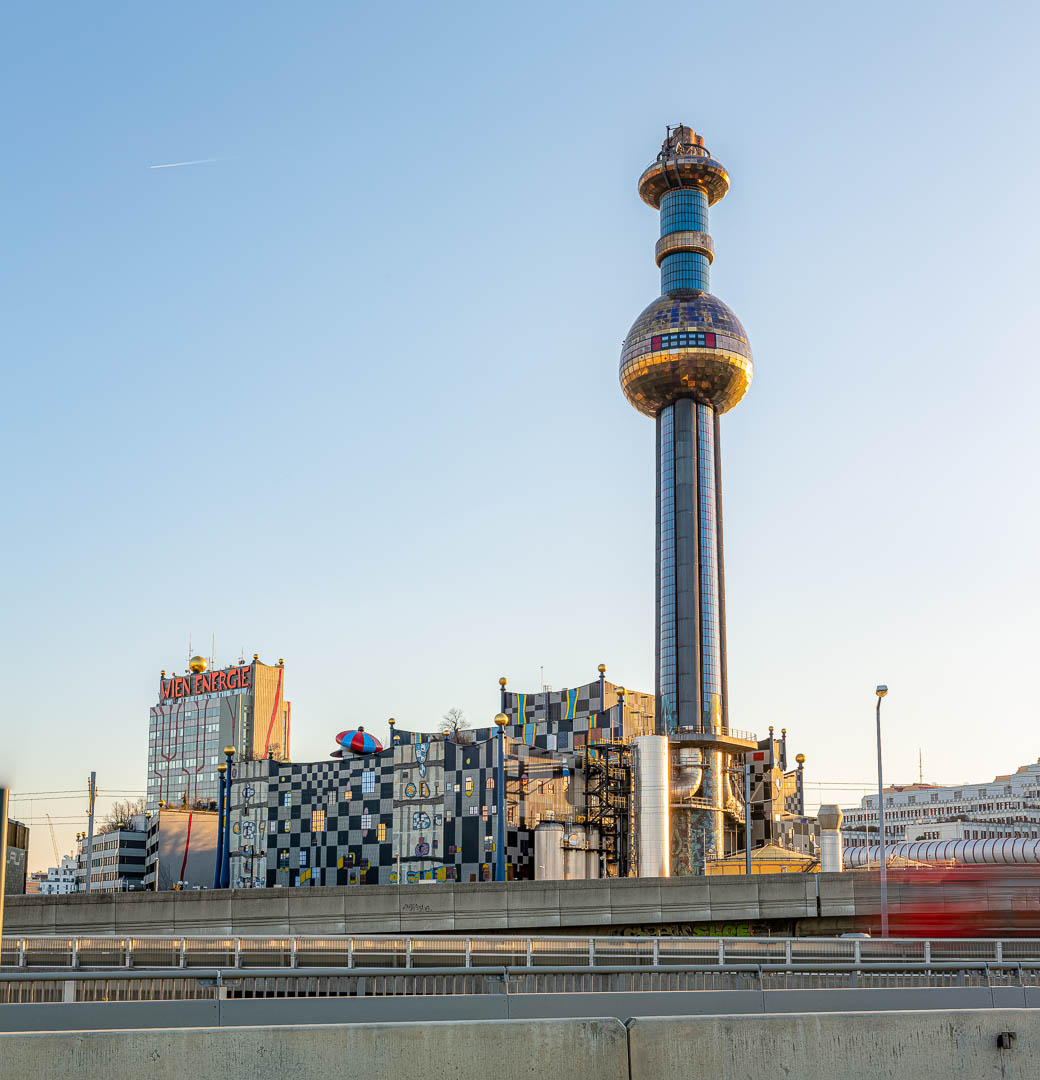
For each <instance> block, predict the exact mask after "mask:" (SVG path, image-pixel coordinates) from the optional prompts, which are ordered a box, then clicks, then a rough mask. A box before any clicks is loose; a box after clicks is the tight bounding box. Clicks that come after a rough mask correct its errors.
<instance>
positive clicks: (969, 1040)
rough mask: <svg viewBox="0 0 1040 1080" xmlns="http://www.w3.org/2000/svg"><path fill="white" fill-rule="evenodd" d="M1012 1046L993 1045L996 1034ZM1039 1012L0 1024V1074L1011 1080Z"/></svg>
mask: <svg viewBox="0 0 1040 1080" xmlns="http://www.w3.org/2000/svg"><path fill="white" fill-rule="evenodd" d="M1003 1031H1013V1032H1015V1034H1016V1039H1015V1045H1014V1047H1013V1048H1011V1049H999V1048H998V1046H997V1037H998V1034H999V1033H1000V1032H1003ZM1038 1048H1040V1012H1037V1011H1035V1010H1010V1009H990V1010H982V1011H977V1010H962V1011H943V1012H904V1013H878V1012H864V1013H830V1014H827V1013H819V1014H810V1013H792V1014H788V1015H784V1016H769V1015H757V1016H747V1015H742V1016H701V1017H676V1018H663V1019H661V1018H655V1019H650V1018H645V1019H643V1018H637V1019H633V1020H630V1021H629V1022H628V1025H627V1027H626V1025H624V1024H623V1023H622V1022H621V1021H620V1020H617V1019H613V1018H599V1019H595V1018H590V1019H577V1020H505V1021H501V1020H500V1021H460V1022H452V1023H423V1024H389V1025H387V1024H355V1025H347V1024H336V1025H325V1026H321V1027H310V1026H306V1027H211V1028H196V1029H194V1030H189V1029H167V1030H121V1031H92V1032H82V1031H61V1032H48V1033H37V1032H30V1033H14V1034H0V1075H2V1076H3V1077H4V1078H6V1077H8V1076H10V1077H18V1078H19V1080H37V1078H39V1080H44V1078H47V1080H49V1078H50V1077H53V1076H61V1075H66V1074H67V1075H74V1076H76V1077H77V1078H78V1080H111V1077H112V1076H119V1075H127V1076H138V1075H139V1076H147V1077H149V1080H183V1077H185V1076H200V1077H221V1078H225V1080H239V1078H241V1080H275V1078H278V1080H282V1078H284V1077H286V1076H292V1077H294V1078H295V1080H310V1078H312V1077H313V1078H321V1080H327V1078H328V1077H330V1076H335V1077H340V1078H344V1080H355V1078H356V1080H402V1078H406V1077H407V1078H410V1077H419V1076H427V1075H434V1074H437V1075H449V1076H452V1077H454V1078H455V1080H470V1078H473V1080H486V1078H487V1077H488V1076H494V1077H496V1080H514V1078H517V1080H519V1078H520V1077H530V1076H544V1075H566V1076H567V1077H568V1078H569V1080H586V1078H587V1080H661V1078H663V1077H672V1076H710V1077H712V1078H713V1080H737V1078H740V1080H776V1077H777V1076H778V1075H781V1076H797V1077H799V1078H801V1080H833V1077H834V1076H841V1077H843V1080H890V1078H891V1080H896V1078H899V1080H902V1078H904V1077H913V1078H914V1080H949V1078H950V1077H972V1078H973V1080H985V1078H988V1077H992V1078H994V1080H996V1078H998V1077H999V1078H1001V1080H1019V1078H1022V1080H1025V1078H1026V1077H1029V1078H1033V1077H1035V1075H1036V1060H1037V1050H1038Z"/></svg>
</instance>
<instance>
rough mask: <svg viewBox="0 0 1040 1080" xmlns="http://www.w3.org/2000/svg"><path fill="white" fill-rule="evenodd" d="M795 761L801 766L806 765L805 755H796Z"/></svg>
mask: <svg viewBox="0 0 1040 1080" xmlns="http://www.w3.org/2000/svg"><path fill="white" fill-rule="evenodd" d="M794 759H795V761H797V762H798V764H799V765H804V764H805V754H795V756H794Z"/></svg>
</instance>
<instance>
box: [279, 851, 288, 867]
mask: <svg viewBox="0 0 1040 1080" xmlns="http://www.w3.org/2000/svg"><path fill="white" fill-rule="evenodd" d="M278 869H279V870H288V869H289V849H288V848H282V849H281V851H279V852H278Z"/></svg>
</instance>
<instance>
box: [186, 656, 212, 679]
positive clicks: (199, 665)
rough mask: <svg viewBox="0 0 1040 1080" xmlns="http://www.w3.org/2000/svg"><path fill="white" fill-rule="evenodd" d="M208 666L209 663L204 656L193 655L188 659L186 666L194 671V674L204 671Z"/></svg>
mask: <svg viewBox="0 0 1040 1080" xmlns="http://www.w3.org/2000/svg"><path fill="white" fill-rule="evenodd" d="M208 666H209V665H208V664H207V663H206V658H205V657H204V656H193V657H192V658H191V659H190V660H189V661H188V668H189V669H190V670H191V671H194V672H195V674H196V675H197V674H198V673H199V672H200V671H205V670H206V668H207V667H208Z"/></svg>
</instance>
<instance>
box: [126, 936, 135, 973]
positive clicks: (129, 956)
mask: <svg viewBox="0 0 1040 1080" xmlns="http://www.w3.org/2000/svg"><path fill="white" fill-rule="evenodd" d="M125 944H126V966H127V967H128V968H130V967H133V966H134V953H133V945H132V943H131V940H130V938H127V939H126V942H125Z"/></svg>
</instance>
